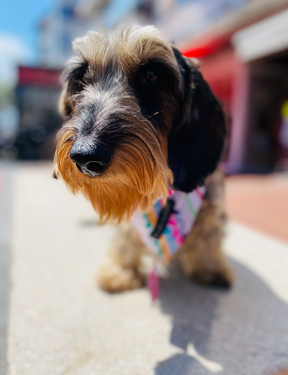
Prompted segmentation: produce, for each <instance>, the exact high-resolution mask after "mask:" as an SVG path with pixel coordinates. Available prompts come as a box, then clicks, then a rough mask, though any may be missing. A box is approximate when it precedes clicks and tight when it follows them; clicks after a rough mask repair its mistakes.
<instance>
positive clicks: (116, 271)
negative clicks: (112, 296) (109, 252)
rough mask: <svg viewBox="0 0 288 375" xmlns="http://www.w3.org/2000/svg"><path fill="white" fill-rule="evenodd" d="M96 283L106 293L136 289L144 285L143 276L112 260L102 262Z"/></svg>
mask: <svg viewBox="0 0 288 375" xmlns="http://www.w3.org/2000/svg"><path fill="white" fill-rule="evenodd" d="M97 282H98V285H99V286H100V288H101V289H103V290H105V291H106V292H108V293H120V292H125V291H127V290H132V289H138V288H141V287H142V286H143V285H144V278H143V277H142V276H141V275H139V274H138V273H137V272H136V271H135V270H133V269H131V268H123V267H121V266H120V265H118V264H115V263H113V262H109V263H108V262H107V263H106V264H103V266H102V267H101V268H100V270H99V272H98V277H97Z"/></svg>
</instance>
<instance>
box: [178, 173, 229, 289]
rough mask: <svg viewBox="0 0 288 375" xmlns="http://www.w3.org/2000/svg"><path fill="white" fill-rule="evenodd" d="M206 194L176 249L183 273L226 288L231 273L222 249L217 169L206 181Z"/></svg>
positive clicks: (221, 189) (221, 193)
mask: <svg viewBox="0 0 288 375" xmlns="http://www.w3.org/2000/svg"><path fill="white" fill-rule="evenodd" d="M205 186H206V189H207V190H206V197H205V199H204V201H203V204H202V207H201V210H200V212H199V214H198V217H197V219H196V222H195V225H194V227H193V229H192V230H191V232H190V233H189V234H188V236H187V237H186V239H185V242H184V244H183V246H182V247H181V249H180V250H179V260H180V264H181V266H182V268H183V271H184V273H185V274H186V275H187V276H193V277H194V278H195V279H196V280H197V281H199V282H201V283H202V284H209V285H217V286H223V287H229V286H230V285H231V284H232V282H233V274H232V272H231V270H230V268H229V266H228V264H227V262H226V260H225V257H224V254H223V253H222V251H221V245H222V240H223V236H224V226H225V221H226V217H225V211H224V176H223V173H222V172H221V171H219V170H217V171H216V172H214V173H213V174H212V175H211V176H209V177H208V178H207V179H206V181H205Z"/></svg>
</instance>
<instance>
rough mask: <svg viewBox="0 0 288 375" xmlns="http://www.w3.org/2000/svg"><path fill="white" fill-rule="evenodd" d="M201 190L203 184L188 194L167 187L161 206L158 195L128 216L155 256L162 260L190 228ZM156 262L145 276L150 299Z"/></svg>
mask: <svg viewBox="0 0 288 375" xmlns="http://www.w3.org/2000/svg"><path fill="white" fill-rule="evenodd" d="M205 190H206V189H205V187H204V186H203V187H200V188H197V189H196V190H194V191H192V192H191V193H189V194H186V193H183V192H180V191H173V190H171V191H170V192H169V196H168V198H167V203H166V205H165V206H163V201H162V199H158V201H157V202H156V203H155V204H154V205H152V206H151V207H149V208H148V209H147V210H146V211H143V212H141V211H136V212H135V213H134V214H133V216H132V219H131V220H132V223H133V224H134V226H135V227H136V230H137V231H138V233H139V235H140V237H141V239H142V241H143V242H144V243H145V244H146V245H147V246H148V248H149V249H150V250H151V251H152V252H153V253H154V254H155V255H156V256H157V258H160V259H162V260H163V261H164V262H165V263H166V264H167V263H168V262H169V261H170V259H171V257H172V255H174V254H175V253H176V251H177V250H178V249H179V247H180V246H181V245H182V243H183V242H184V239H185V237H186V236H187V234H188V233H189V232H190V231H191V229H192V228H193V225H194V222H195V220H196V217H197V215H198V212H199V211H200V208H201V205H202V201H203V199H204V195H205ZM156 263H157V262H156V260H154V264H153V266H152V268H151V270H150V272H149V273H148V278H147V284H148V288H149V291H150V294H151V298H152V302H153V303H154V301H155V300H156V299H157V298H158V296H159V291H160V285H159V278H158V276H159V273H160V272H159V269H158V268H157V264H156Z"/></svg>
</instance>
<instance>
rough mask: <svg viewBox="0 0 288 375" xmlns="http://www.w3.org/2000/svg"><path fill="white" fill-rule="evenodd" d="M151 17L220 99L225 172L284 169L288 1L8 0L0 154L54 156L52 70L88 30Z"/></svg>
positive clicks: (0, 42) (56, 121) (0, 79)
mask: <svg viewBox="0 0 288 375" xmlns="http://www.w3.org/2000/svg"><path fill="white" fill-rule="evenodd" d="M135 23H137V24H141V25H145V24H153V25H155V26H156V27H157V28H158V29H160V31H161V33H162V35H163V37H164V38H165V39H166V40H168V41H173V42H174V43H175V44H176V46H177V47H178V48H179V49H180V50H181V51H182V52H183V53H184V54H185V55H187V56H189V57H196V58H198V59H199V60H200V61H201V65H202V72H203V74H204V77H205V78H206V80H207V81H208V82H209V84H210V85H211V87H212V89H213V90H214V92H215V93H216V95H217V96H218V97H219V98H220V100H221V101H222V102H223V104H224V107H225V109H226V113H227V117H228V122H229V138H228V140H227V146H226V150H225V155H224V165H225V169H226V171H227V172H228V173H229V174H234V173H239V172H241V173H243V172H249V173H251V172H256V173H259V172H260V173H267V172H273V171H285V170H287V169H288V159H287V157H288V66H287V62H288V37H287V35H288V1H286V0H274V1H270V0H43V1H41V2H39V1H37V0H25V1H20V0H18V1H17V0H12V1H9V2H5V4H3V5H2V7H1V15H0V51H1V61H0V93H1V94H0V157H1V158H2V159H18V160H38V159H51V158H52V156H53V148H54V144H53V140H54V139H55V134H56V132H57V129H58V128H59V127H60V125H61V121H60V118H59V115H58V112H57V101H58V96H59V91H60V84H59V75H60V72H61V69H62V68H63V65H64V63H65V61H66V60H67V59H68V58H69V57H70V56H71V54H72V50H71V42H72V41H73V40H74V39H75V38H76V37H78V36H82V35H84V34H85V33H86V31H87V30H89V29H93V30H99V29H113V28H116V27H117V26H119V25H122V24H124V25H129V24H135Z"/></svg>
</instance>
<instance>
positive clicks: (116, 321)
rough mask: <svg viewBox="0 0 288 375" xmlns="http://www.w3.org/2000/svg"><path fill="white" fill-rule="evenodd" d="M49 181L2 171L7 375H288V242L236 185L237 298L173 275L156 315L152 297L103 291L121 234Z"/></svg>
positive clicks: (0, 347)
mask: <svg viewBox="0 0 288 375" xmlns="http://www.w3.org/2000/svg"><path fill="white" fill-rule="evenodd" d="M51 175H52V167H51V165H50V164H45V163H38V164H22V165H11V166H7V165H4V164H0V239H1V241H0V256H1V258H0V267H1V268H0V270H1V272H0V304H1V309H0V334H1V335H0V375H69V374H71V375H72V374H73V375H202V374H203V375H209V374H223V375H276V374H277V375H287V371H286V370H285V369H288V272H287V268H288V242H286V241H285V238H284V237H283V238H282V237H280V235H279V236H278V235H277V233H276V232H273V233H272V234H271V233H269V232H268V234H269V235H267V233H266V232H265V228H264V225H263V223H262V224H261V223H260V221H261V220H260V219H259V218H258V219H257V220H258V221H257V220H256V219H255V220H254V221H253V223H250V222H247V221H245V217H244V218H243V215H242V214H241V215H242V216H241V215H240V211H239V210H237V209H236V208H235V205H236V203H237V202H236V203H235V201H234V203H233V199H232V196H231V195H233V194H234V193H235V199H236V201H238V200H239V199H243V201H245V196H243V194H244V193H245V192H244V190H245V189H244V190H243V189H242V193H243V194H242V193H241V189H240V190H239V189H238V187H237V186H238V185H237V184H236V185H233V184H234V182H233V181H232V180H231V183H230V180H228V187H227V193H228V206H229V207H228V212H229V216H230V221H229V223H228V226H227V236H226V240H225V252H226V253H227V256H228V258H229V262H230V263H231V266H232V268H233V269H234V272H235V276H236V282H235V286H234V287H233V289H231V290H230V291H223V290H220V289H211V288H205V287H202V286H199V285H197V284H196V283H194V282H192V281H190V280H187V279H185V278H184V277H183V276H182V274H181V272H180V271H179V268H178V267H177V265H172V266H171V271H170V275H169V277H168V278H166V279H163V280H162V281H161V294H160V298H159V300H158V301H157V303H156V305H154V306H152V305H151V301H150V296H149V294H148V292H147V290H146V289H145V288H143V289H140V290H136V291H132V292H127V293H123V294H118V295H117V294H116V295H108V294H106V293H104V292H102V291H101V290H99V289H98V288H97V286H96V283H95V275H96V270H97V267H98V266H99V264H100V263H101V262H102V261H103V259H104V258H105V253H106V250H107V248H108V246H109V244H110V242H111V240H112V238H113V237H114V236H115V235H116V233H117V228H115V227H113V226H111V225H105V226H99V225H98V224H97V220H96V217H95V214H94V212H93V210H92V208H91V207H90V205H89V203H88V202H86V201H85V200H84V199H83V198H82V197H81V196H77V197H73V196H72V195H71V194H69V193H68V192H67V189H66V188H65V186H64V184H63V183H62V182H61V181H56V180H53V179H52V178H51ZM273 178H274V177H273ZM279 178H280V177H279ZM285 181H286V180H285V179H284V180H283V184H284V185H285V184H286V182H285ZM260 185H261V184H260ZM262 185H263V184H262ZM262 185H261V186H259V189H260V191H261V187H262ZM231 189H232V190H231ZM237 189H238V192H237ZM236 193H237V194H238V195H237V194H236ZM244 195H245V194H244ZM256 198H257V195H256ZM256 198H255V199H256ZM229 202H230V203H229ZM233 204H234V206H233ZM231 205H232V206H231ZM259 205H260V206H261V204H260V203H259ZM240 206H241V207H240V208H241V209H242V205H240ZM248 207H249V208H250V203H249V205H248ZM255 209H256V208H255V207H254V210H255ZM242 211H243V210H242ZM242 211H241V212H242ZM275 212H278V211H277V210H276V211H275ZM278 214H279V212H278V213H277V215H278ZM286 214H287V213H286ZM237 215H238V219H239V218H240V219H239V220H238V221H237ZM259 215H260V216H262V215H263V213H262V212H260V214H259ZM273 215H274V214H273ZM275 215H276V213H275ZM248 216H249V215H248ZM250 216H251V215H250ZM255 217H256V216H255ZM286 218H287V216H286ZM282 220H283V219H282ZM252 224H253V225H252ZM248 225H249V226H248ZM261 225H262V226H261ZM281 225H282V223H281ZM257 226H258V227H257ZM264 233H266V234H264Z"/></svg>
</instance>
